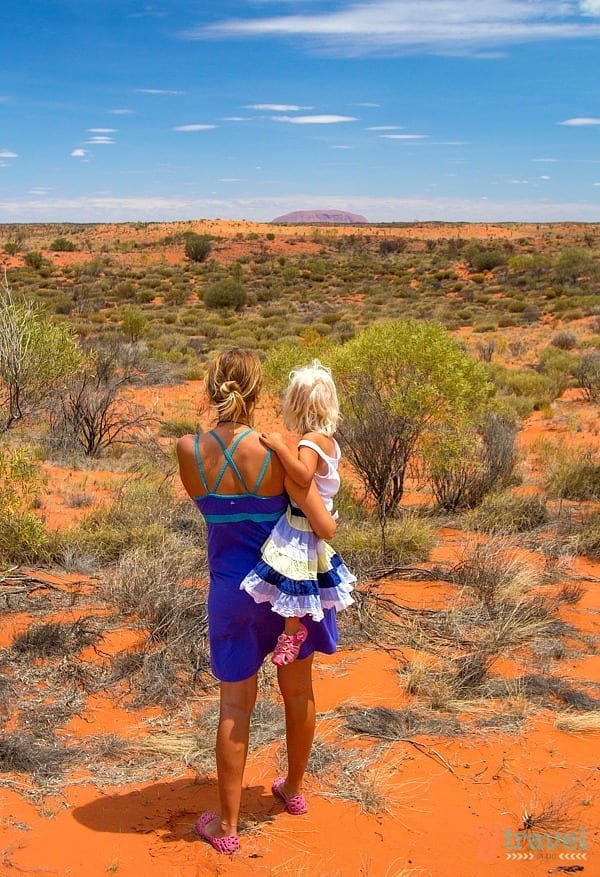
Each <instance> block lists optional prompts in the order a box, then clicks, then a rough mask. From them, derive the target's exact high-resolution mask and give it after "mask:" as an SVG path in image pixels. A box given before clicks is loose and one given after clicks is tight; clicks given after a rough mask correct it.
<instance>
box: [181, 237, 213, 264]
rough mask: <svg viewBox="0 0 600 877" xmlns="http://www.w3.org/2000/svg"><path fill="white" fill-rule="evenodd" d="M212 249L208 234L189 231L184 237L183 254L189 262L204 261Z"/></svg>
mask: <svg viewBox="0 0 600 877" xmlns="http://www.w3.org/2000/svg"><path fill="white" fill-rule="evenodd" d="M211 250H212V241H211V239H210V237H209V236H208V235H205V234H195V233H193V232H192V233H190V234H188V235H186V238H185V255H186V256H187V258H188V259H189V260H190V261H191V262H206V260H207V259H208V257H209V255H210V251H211Z"/></svg>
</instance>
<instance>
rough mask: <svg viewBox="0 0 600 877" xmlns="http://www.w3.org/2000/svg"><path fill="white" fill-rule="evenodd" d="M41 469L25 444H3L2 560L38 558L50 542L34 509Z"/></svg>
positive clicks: (0, 460) (0, 487)
mask: <svg viewBox="0 0 600 877" xmlns="http://www.w3.org/2000/svg"><path fill="white" fill-rule="evenodd" d="M40 483H41V479H40V476H39V471H38V468H37V466H36V465H35V463H34V461H33V459H32V457H31V455H30V453H29V452H28V451H27V449H26V448H16V449H10V448H6V447H2V446H1V445H0V563H25V562H27V561H32V560H36V559H38V558H39V556H40V554H41V553H43V551H44V548H45V546H46V544H47V542H48V536H47V534H46V529H45V527H44V523H43V521H42V520H40V518H38V517H37V515H36V514H35V512H34V511H33V500H34V498H35V494H36V492H37V490H38V488H39V486H40Z"/></svg>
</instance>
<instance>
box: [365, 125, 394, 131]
mask: <svg viewBox="0 0 600 877" xmlns="http://www.w3.org/2000/svg"><path fill="white" fill-rule="evenodd" d="M402 127H403V126H402V125H371V126H370V127H369V128H366V129H365V130H366V131H399V130H400V129H401V128H402Z"/></svg>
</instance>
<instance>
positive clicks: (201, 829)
mask: <svg viewBox="0 0 600 877" xmlns="http://www.w3.org/2000/svg"><path fill="white" fill-rule="evenodd" d="M218 818H219V817H218V816H217V814H216V813H203V814H202V816H200V817H199V818H198V819H197V820H196V826H195V827H196V833H197V834H198V836H199V837H201V838H202V840H205V841H207V843H209V844H210V845H211V847H213V849H215V850H216V851H217V852H218V853H236V852H237V851H238V850H239V848H240V841H239V838H238V836H237V834H230V835H228V836H227V837H213V836H212V835H210V834H207V833H206V826H207V825H208V823H209V822H212V821H213V819H218Z"/></svg>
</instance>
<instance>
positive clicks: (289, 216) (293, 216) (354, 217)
mask: <svg viewBox="0 0 600 877" xmlns="http://www.w3.org/2000/svg"><path fill="white" fill-rule="evenodd" d="M271 222H272V223H289V224H290V225H302V224H305V225H314V224H315V223H319V222H330V223H331V224H332V225H367V224H368V222H369V220H368V219H366V218H365V217H364V216H361V215H360V214H359V213H348V212H347V211H346V210H292V212H291V213H284V214H283V215H282V216H276V217H275V219H272V220H271Z"/></svg>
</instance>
